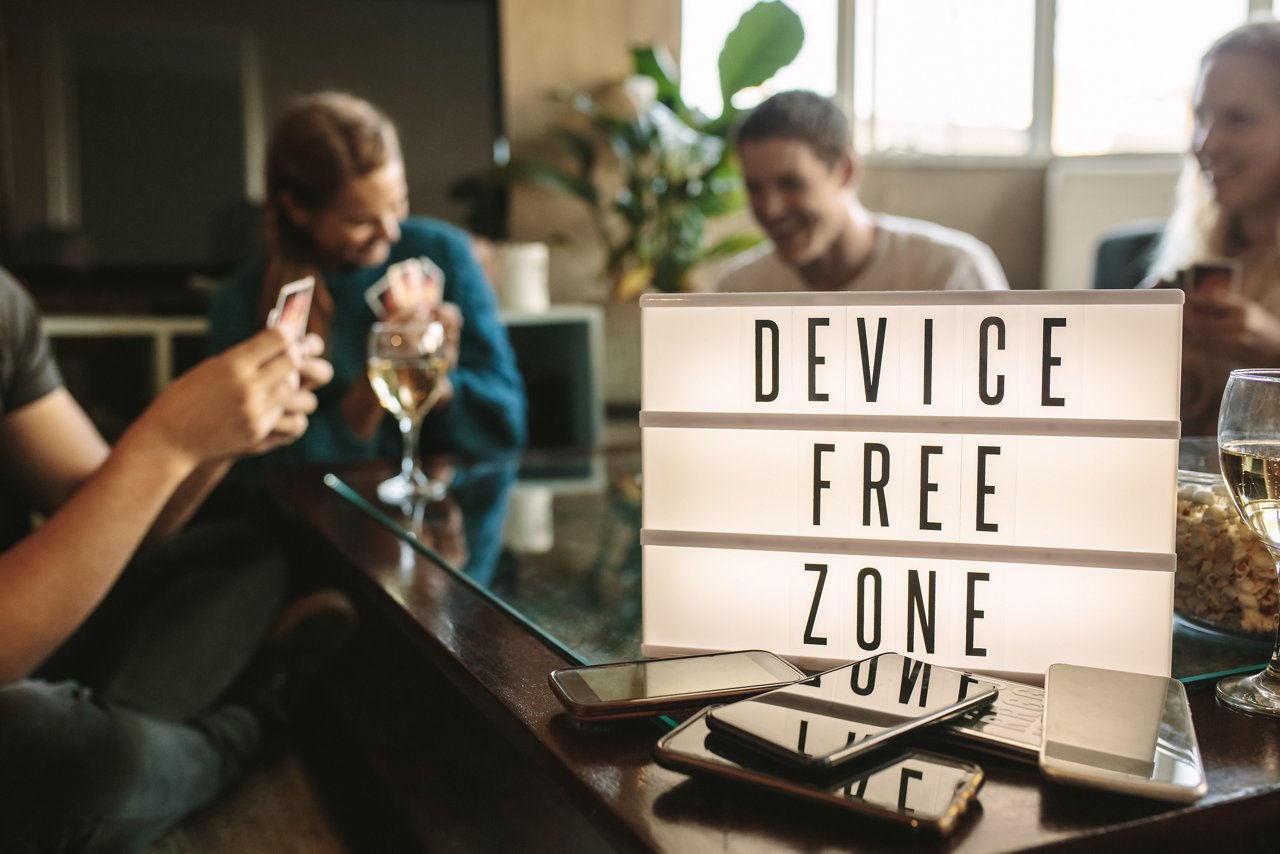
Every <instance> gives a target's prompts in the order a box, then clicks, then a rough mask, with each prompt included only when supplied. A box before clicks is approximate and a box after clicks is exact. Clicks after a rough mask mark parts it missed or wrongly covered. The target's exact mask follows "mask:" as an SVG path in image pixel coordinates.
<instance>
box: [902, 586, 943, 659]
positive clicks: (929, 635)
mask: <svg viewBox="0 0 1280 854" xmlns="http://www.w3.org/2000/svg"><path fill="white" fill-rule="evenodd" d="M937 576H938V573H937V572H935V571H934V570H932V569H931V570H929V605H928V607H927V608H926V606H925V604H924V591H922V590H921V589H920V573H918V572H916V571H915V570H914V569H908V570H907V652H915V651H916V617H919V618H920V633H921V634H922V635H923V636H924V651H925V652H928V653H932V652H933V617H934V614H935V613H937V604H938V595H937V594H938V590H937V586H936V584H935V582H936V581H937ZM926 611H927V613H926Z"/></svg>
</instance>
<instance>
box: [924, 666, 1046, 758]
mask: <svg viewBox="0 0 1280 854" xmlns="http://www.w3.org/2000/svg"><path fill="white" fill-rule="evenodd" d="M982 678H983V679H985V680H986V681H988V682H991V683H993V684H995V686H996V687H997V688H999V689H1000V694H999V696H997V697H996V701H995V702H994V703H992V704H991V705H990V706H987V707H985V708H981V709H974V710H973V711H971V712H965V713H964V714H963V715H959V716H957V717H954V718H952V719H951V720H949V721H946V722H945V723H944V724H943V725H942V726H940V727H938V728H937V736H938V738H939V740H941V741H942V742H944V743H953V744H963V745H965V746H966V747H971V748H973V749H974V750H980V751H982V752H983V753H990V754H992V755H994V756H1000V757H1002V758H1004V759H1013V760H1015V761H1018V762H1026V763H1029V764H1031V765H1035V764H1036V763H1038V762H1039V761H1040V742H1041V740H1042V735H1043V731H1044V729H1043V727H1044V689H1043V688H1038V687H1036V686H1035V685H1024V684H1023V683H1021V682H1010V681H1008V680H1007V679H996V678H994V677H991V676H983V677H982Z"/></svg>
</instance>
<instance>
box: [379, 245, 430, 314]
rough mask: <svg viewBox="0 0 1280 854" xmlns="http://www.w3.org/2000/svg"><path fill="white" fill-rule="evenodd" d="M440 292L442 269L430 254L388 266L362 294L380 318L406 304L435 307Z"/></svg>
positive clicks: (406, 305) (404, 306)
mask: <svg viewBox="0 0 1280 854" xmlns="http://www.w3.org/2000/svg"><path fill="white" fill-rule="evenodd" d="M443 292H444V273H443V272H442V271H441V269H440V268H439V267H438V266H436V264H435V263H434V262H433V261H432V260H431V259H430V258H426V257H422V258H406V259H405V260H403V261H398V262H396V263H395V264H392V265H391V266H390V267H388V268H387V272H386V275H384V276H383V277H382V278H381V279H378V281H376V282H374V283H373V284H372V285H370V286H369V288H368V289H367V290H366V291H365V292H364V298H365V302H367V303H368V304H369V307H370V308H371V309H373V313H374V314H375V315H377V316H378V317H380V318H381V317H386V316H387V315H389V314H392V313H394V312H396V311H399V310H400V309H402V308H406V307H408V306H424V307H426V308H434V307H435V306H436V305H437V304H438V303H439V302H440V297H441V294H442V293H443Z"/></svg>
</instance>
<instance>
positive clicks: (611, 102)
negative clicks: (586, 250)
mask: <svg viewBox="0 0 1280 854" xmlns="http://www.w3.org/2000/svg"><path fill="white" fill-rule="evenodd" d="M803 41H804V29H803V27H802V25H801V23H800V19H799V17H798V16H797V15H796V14H795V12H794V11H792V10H791V9H790V8H789V7H788V6H787V5H786V4H785V3H783V2H780V0H769V2H760V3H757V4H756V5H755V6H753V7H752V8H750V9H749V10H747V11H746V12H745V13H743V15H742V17H741V18H740V19H739V21H738V24H737V26H736V27H735V28H734V30H733V31H732V32H731V33H729V35H728V37H727V38H726V39H725V43H724V46H723V47H722V48H721V51H720V56H719V62H718V68H719V75H720V91H721V94H722V96H723V102H724V107H723V109H722V111H721V113H720V115H719V116H716V117H714V118H710V117H707V116H705V115H703V114H702V113H701V112H699V111H697V110H693V109H690V108H689V107H688V106H687V105H686V104H685V103H684V100H683V99H682V97H681V94H680V86H679V82H678V76H677V73H676V71H675V68H674V64H673V63H672V62H671V58H670V56H669V55H668V54H667V53H666V51H665V49H663V48H661V47H655V46H652V45H645V46H640V47H636V48H633V49H632V52H631V58H632V66H633V74H632V75H631V76H630V77H628V78H627V79H625V80H624V81H621V82H620V83H618V82H613V83H610V84H606V85H603V86H600V87H596V88H593V89H591V90H571V91H558V92H555V93H553V97H555V98H556V99H557V100H559V101H561V102H563V103H564V104H565V105H566V106H567V107H569V108H570V110H571V112H570V114H569V120H568V121H566V122H565V123H563V124H562V125H560V126H558V127H556V128H555V129H554V130H553V131H552V137H553V138H554V139H555V141H556V142H557V143H559V145H560V147H561V148H562V149H563V153H564V157H563V158H562V159H560V160H557V161H555V162H550V161H545V160H534V159H513V160H512V161H510V162H509V163H507V164H505V165H503V166H499V167H494V168H493V169H492V170H489V171H488V172H486V173H484V174H481V175H474V176H470V177H468V178H466V179H464V180H463V181H461V182H459V183H458V184H456V185H455V186H454V188H453V192H454V196H455V197H456V198H461V199H464V200H467V201H470V202H471V203H472V206H473V211H476V212H484V211H487V210H492V199H493V198H494V196H495V193H496V192H498V191H501V190H502V189H505V188H506V187H508V186H509V185H510V184H512V183H513V182H526V183H535V184H539V185H542V186H546V187H549V188H551V189H553V190H556V191H559V192H563V193H567V194H569V195H571V196H573V197H574V198H576V199H578V200H580V201H581V202H582V203H583V204H585V205H586V206H587V207H588V208H589V210H590V212H591V221H592V225H593V228H594V229H595V233H596V236H597V238H598V239H599V242H600V244H601V247H602V249H603V251H604V259H605V260H604V272H605V274H606V275H607V277H608V279H609V281H610V283H611V288H612V293H613V295H614V296H615V297H616V298H619V299H631V298H634V297H636V296H638V295H639V294H641V293H644V292H645V291H646V290H650V289H653V290H658V291H666V292H673V291H682V290H686V289H687V288H688V284H689V274H690V271H691V270H692V269H693V268H694V267H696V266H697V265H698V264H701V263H703V262H706V261H709V260H712V259H715V258H720V257H724V256H727V255H731V254H735V253H737V252H739V251H741V250H743V249H745V248H747V247H749V246H751V245H753V244H754V243H756V242H758V240H759V237H758V236H757V235H755V234H734V235H730V236H729V237H726V238H723V239H721V240H718V241H716V242H715V243H713V244H711V245H706V243H707V241H706V239H705V234H706V225H707V223H708V221H710V220H712V219H714V218H716V217H719V216H723V215H726V214H729V213H733V212H734V211H737V210H740V209H742V207H743V205H744V202H745V200H744V195H743V192H742V182H741V177H740V175H739V172H738V168H737V165H736V162H735V159H734V158H733V156H732V154H731V152H730V146H729V145H728V135H729V133H730V131H731V130H732V127H733V124H734V122H735V120H736V119H737V117H738V115H739V113H740V110H739V109H738V108H737V107H735V106H734V105H733V97H734V96H735V95H737V94H738V93H739V92H742V91H743V90H745V89H750V88H752V87H756V86H759V85H761V84H762V83H764V82H765V81H767V80H768V79H769V78H771V77H772V76H773V75H774V74H776V73H777V71H778V70H779V69H781V68H783V67H784V66H786V65H787V64H789V63H790V62H791V61H792V60H794V59H795V57H796V55H797V54H798V53H799V51H800V46H801V44H802V43H803ZM472 227H473V228H476V227H477V226H476V224H475V223H474V222H473V223H472Z"/></svg>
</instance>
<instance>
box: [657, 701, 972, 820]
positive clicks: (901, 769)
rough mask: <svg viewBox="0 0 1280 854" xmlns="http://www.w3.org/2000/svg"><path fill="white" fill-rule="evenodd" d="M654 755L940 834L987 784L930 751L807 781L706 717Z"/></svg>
mask: <svg viewBox="0 0 1280 854" xmlns="http://www.w3.org/2000/svg"><path fill="white" fill-rule="evenodd" d="M655 755H656V756H657V758H658V761H659V762H660V763H661V764H662V765H665V766H668V767H670V768H674V769H676V770H679V771H683V772H685V773H707V772H709V773H714V774H718V775H723V776H725V777H728V778H731V779H737V780H741V781H743V782H746V783H752V784H755V785H759V786H764V787H766V788H770V789H774V790H780V791H784V792H788V793H790V794H792V795H800V796H804V797H809V798H814V799H816V800H820V801H824V802H827V803H830V804H834V805H836V806H840V807H843V808H846V809H850V810H853V811H855V812H859V813H865V814H870V815H874V816H879V817H884V818H889V819H891V820H894V821H899V822H903V823H909V824H911V825H913V826H915V827H921V828H928V829H932V830H935V831H938V832H941V833H946V832H947V831H948V830H950V829H951V827H952V825H953V824H954V823H955V821H956V820H957V818H958V817H959V816H960V815H961V814H962V813H963V812H964V810H965V808H966V807H967V805H968V802H969V800H970V799H971V798H972V797H973V794H974V793H975V792H976V791H977V789H978V787H979V786H980V785H981V783H982V771H981V769H979V768H978V767H977V766H975V765H973V764H972V763H969V762H965V761H963V760H959V759H952V758H949V757H944V756H936V755H934V754H930V753H923V752H911V753H904V754H901V755H898V756H896V757H894V758H892V759H888V760H886V761H881V762H877V763H874V764H871V765H863V766H860V767H859V768H858V770H857V771H856V772H853V773H850V774H848V775H846V776H840V777H831V778H828V779H826V780H821V781H820V780H816V779H814V780H809V779H805V778H804V777H800V776H796V775H794V774H789V773H785V772H781V771H778V770H775V768H776V765H775V764H773V763H769V762H767V760H764V759H762V758H761V756H760V754H757V753H753V752H750V751H748V750H745V749H743V748H742V747H741V746H739V745H738V744H737V743H736V742H734V741H733V740H731V739H728V738H725V737H724V736H722V735H719V734H717V733H713V732H710V731H709V730H708V729H707V725H706V714H705V712H704V713H700V714H698V715H695V716H693V717H692V718H690V719H689V720H687V721H685V722H684V723H683V724H681V725H680V726H679V727H678V728H677V729H675V730H673V731H672V732H670V733H668V734H667V735H665V736H663V737H662V738H661V739H660V740H659V742H658V746H657V749H656V750H655Z"/></svg>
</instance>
